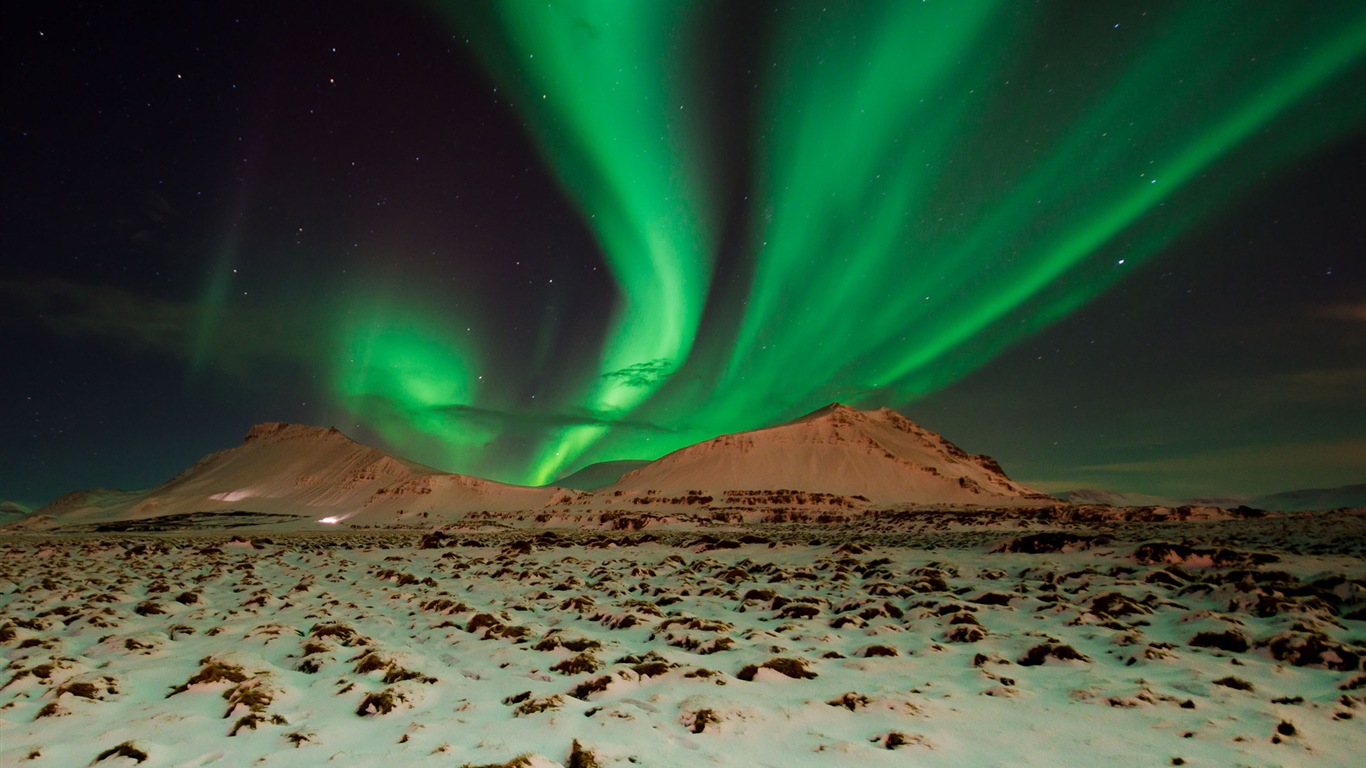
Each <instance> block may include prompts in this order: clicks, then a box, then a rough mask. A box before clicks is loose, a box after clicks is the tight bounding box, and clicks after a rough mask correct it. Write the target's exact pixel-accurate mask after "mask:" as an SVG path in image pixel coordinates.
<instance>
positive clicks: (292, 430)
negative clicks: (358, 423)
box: [243, 421, 350, 443]
mask: <svg viewBox="0 0 1366 768" xmlns="http://www.w3.org/2000/svg"><path fill="white" fill-rule="evenodd" d="M337 438H341V439H342V440H350V438H348V437H347V436H346V435H343V434H342V433H341V430H339V429H337V428H336V427H312V426H309V425H307V424H290V423H289V422H285V421H267V422H264V423H261V424H257V425H256V426H254V427H252V428H251V430H250V431H248V432H247V436H246V438H245V440H244V441H243V442H247V443H250V442H252V441H254V440H257V441H261V442H270V443H280V442H284V441H286V440H335V439H337Z"/></svg>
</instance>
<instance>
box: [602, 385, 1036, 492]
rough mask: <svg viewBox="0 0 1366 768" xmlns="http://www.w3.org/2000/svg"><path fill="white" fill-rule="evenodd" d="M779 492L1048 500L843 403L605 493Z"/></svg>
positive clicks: (642, 473)
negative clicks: (782, 490)
mask: <svg viewBox="0 0 1366 768" xmlns="http://www.w3.org/2000/svg"><path fill="white" fill-rule="evenodd" d="M780 489H784V490H793V491H802V492H806V493H821V494H835V495H839V496H848V497H855V498H857V497H862V498H864V499H866V500H867V501H868V502H870V503H871V504H873V505H878V506H887V505H895V504H908V503H909V504H983V505H999V504H1008V503H1014V502H1017V501H1020V500H1024V499H1030V500H1041V499H1044V500H1046V499H1047V498H1048V497H1046V496H1044V495H1043V494H1039V493H1037V492H1035V491H1032V490H1030V489H1029V488H1026V487H1024V486H1022V485H1020V484H1019V483H1016V482H1014V481H1013V480H1011V479H1010V478H1008V477H1006V474H1005V472H1004V471H1002V469H1001V467H1000V465H998V464H997V463H996V461H995V460H994V459H992V458H991V457H989V456H981V455H971V454H968V453H967V452H966V451H964V450H962V449H961V448H959V447H958V446H956V445H954V444H953V443H951V442H949V441H948V440H946V439H944V438H943V437H942V436H940V435H938V434H936V433H934V432H932V431H930V430H928V429H925V428H924V427H921V426H920V425H918V424H916V423H915V422H913V421H911V420H910V419H908V418H906V417H905V416H902V415H901V414H899V413H897V412H895V411H892V410H889V409H887V408H879V409H877V410H868V411H861V410H857V409H854V408H850V407H849V406H845V405H841V404H839V403H833V404H831V405H828V406H826V407H824V408H821V409H819V410H817V411H814V412H812V413H809V414H807V415H806V416H803V417H801V418H799V419H796V420H794V421H790V422H788V423H786V424H781V425H778V426H775V427H769V428H766V429H758V430H754V431H751V432H739V433H736V434H731V435H722V436H720V437H717V438H714V439H712V440H708V441H706V442H702V443H697V444H696V445H691V446H689V447H687V448H682V449H680V450H677V451H674V452H673V453H670V454H669V455H667V456H664V457H663V458H661V459H658V460H656V461H653V462H651V463H650V464H647V465H646V466H644V467H641V468H640V469H637V470H634V471H632V472H628V473H627V474H626V475H625V476H623V477H622V478H621V479H620V480H618V481H617V482H616V483H613V484H612V485H610V486H608V487H607V488H604V489H603V490H602V491H601V492H600V493H601V494H603V495H609V496H610V495H613V494H618V492H620V495H627V496H639V495H644V494H647V493H648V494H650V495H656V494H658V495H663V496H686V495H689V494H698V493H700V494H706V495H712V496H717V497H719V496H721V495H723V494H727V493H729V494H730V495H731V496H732V497H736V495H737V494H736V492H742V491H760V492H771V491H775V490H780Z"/></svg>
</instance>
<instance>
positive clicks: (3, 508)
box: [0, 501, 32, 525]
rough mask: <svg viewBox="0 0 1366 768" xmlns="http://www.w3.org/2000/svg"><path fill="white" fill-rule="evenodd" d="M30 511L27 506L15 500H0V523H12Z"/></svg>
mask: <svg viewBox="0 0 1366 768" xmlns="http://www.w3.org/2000/svg"><path fill="white" fill-rule="evenodd" d="M31 511H32V510H30V509H29V508H28V507H26V506H24V505H23V504H20V503H18V502H16V501H0V525H5V524H6V523H12V522H14V521H15V520H18V519H20V518H22V517H24V516H25V515H27V514H28V513H29V512H31Z"/></svg>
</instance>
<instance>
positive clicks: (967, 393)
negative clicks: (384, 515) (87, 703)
mask: <svg viewBox="0 0 1366 768" xmlns="http://www.w3.org/2000/svg"><path fill="white" fill-rule="evenodd" d="M226 5H227V6H228V7H223V6H220V5H219V4H208V3H183V4H167V5H166V6H165V7H163V8H161V9H160V10H156V8H155V6H154V5H149V4H144V3H115V2H110V3H57V2H54V3H27V4H22V5H14V6H13V7H7V8H6V11H5V14H4V20H3V23H0V60H2V61H3V86H2V87H3V90H2V91H0V98H2V99H3V101H2V102H0V119H3V129H4V132H3V138H2V139H0V142H2V144H0V163H2V166H0V190H3V201H0V221H2V222H3V224H0V334H2V335H0V339H3V342H0V343H2V344H3V358H0V359H2V360H3V374H2V375H0V395H3V400H0V402H3V407H0V438H3V439H2V440H0V500H14V501H18V502H22V503H26V504H30V505H35V504H40V503H43V502H46V501H49V500H51V499H52V498H54V497H56V496H58V495H60V494H61V493H64V492H66V491H70V490H74V489H77V488H87V487H95V486H107V487H122V488H138V487H147V486H151V485H154V484H156V483H158V482H161V481H163V480H165V479H167V478H168V477H170V476H171V475H173V474H175V473H176V472H178V471H180V470H181V469H183V468H184V467H186V466H188V465H189V464H190V463H191V462H193V461H194V460H195V459H197V458H198V457H200V456H201V455H203V454H205V453H208V452H210V451H213V450H218V449H222V448H226V447H230V446H232V445H235V444H237V443H238V442H239V441H240V440H241V437H242V435H243V434H245V432H246V430H247V429H248V428H249V427H250V426H251V425H252V424H253V423H257V422H261V421H296V422H303V423H310V424H319V425H335V426H337V427H339V428H341V429H342V430H343V431H345V432H347V433H348V434H350V435H351V436H353V437H355V438H357V439H359V440H362V441H364V442H369V443H372V444H375V445H377V446H380V447H383V448H385V449H386V450H389V451H390V452H392V453H395V454H397V455H400V456H404V457H406V458H411V459H414V460H417V461H421V462H424V463H427V464H430V465H433V466H436V467H439V468H441V469H446V470H451V471H457V472H464V473H469V474H476V475H481V476H484V477H491V478H494V479H498V480H504V481H508V482H518V483H526V484H539V483H545V482H549V481H551V480H553V479H555V478H556V477H559V476H562V475H564V474H567V473H568V472H570V471H573V470H575V469H578V468H579V467H582V466H584V465H585V464H588V463H591V462H594V461H603V460H611V459H623V458H647V459H648V458H655V457H657V456H659V455H662V454H663V453H665V452H668V451H670V450H673V449H676V448H679V447H682V446H683V445H686V444H689V443H692V442H696V441H698V440H702V439H706V438H710V437H713V436H715V435H717V434H719V433H723V432H733V431H738V430H743V429H751V428H755V427H760V426H767V425H770V424H774V423H777V422H780V421H784V420H787V419H790V418H793V417H795V416H798V415H800V414H802V413H805V412H807V411H810V410H813V409H815V408H817V407H820V406H821V405H824V404H826V403H828V402H831V401H834V400H839V401H842V402H847V403H851V404H854V405H858V406H860V407H877V406H882V405H886V406H889V407H892V408H894V409H897V410H900V411H902V412H903V413H906V414H907V415H908V416H910V417H911V418H912V419H915V420H916V421H918V422H920V423H922V424H924V425H925V426H927V427H929V428H931V429H934V430H936V431H939V432H941V433H943V434H944V435H945V436H947V437H948V438H949V439H951V440H953V441H955V442H957V443H959V444H960V445H962V446H963V447H964V448H966V449H968V450H970V451H974V452H986V453H990V454H992V455H994V456H996V457H997V458H998V459H1000V461H1001V463H1002V464H1003V465H1004V467H1005V468H1006V470H1007V471H1008V472H1009V473H1010V474H1011V475H1012V476H1013V477H1015V478H1016V479H1018V480H1020V481H1022V482H1024V483H1026V484H1031V485H1033V486H1034V487H1037V488H1039V489H1041V490H1045V491H1057V490H1062V489H1066V488H1075V487H1100V488H1111V489H1118V490H1124V491H1137V492H1146V493H1155V494H1169V495H1179V496H1236V495H1244V494H1258V493H1267V492H1274V491H1282V490H1290V489H1296V488H1308V487H1326V486H1335V485H1343V484H1348V483H1359V482H1366V396H1363V393H1366V4H1363V3H1361V2H1360V0H1342V1H1325V2H1314V3H1304V2H1289V1H1287V2H1258V3H1244V2H1197V3H1190V2H1171V3H1142V2H1122V3H1121V2H1114V3H1106V2H1091V1H1090V0H1088V1H1087V2H1044V3H1038V4H1031V3H1024V2H1014V1H1010V2H987V1H986V0H972V1H969V2H927V3H910V2H903V1H902V0H892V1H891V2H862V3H854V2H832V3H828V4H827V5H828V7H823V5H822V4H821V3H807V2H800V3H788V2H776V3H775V2H768V3H749V2H717V3H703V2H683V3H677V4H674V3H666V2H642V3H637V2H619V3H618V2H609V1H607V0H597V1H593V0H582V1H581V2H549V3H546V2H538V3H532V2H519V1H517V0H513V1H511V2H507V3H505V4H474V3H436V2H432V3H407V2H393V3H349V2H341V3H337V2H327V3H260V4H226Z"/></svg>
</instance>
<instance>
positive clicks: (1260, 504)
mask: <svg viewBox="0 0 1366 768" xmlns="http://www.w3.org/2000/svg"><path fill="white" fill-rule="evenodd" d="M1248 506H1250V507H1256V508H1257V509H1269V510H1274V511H1276V512H1304V511H1308V510H1316V509H1342V508H1345V507H1366V483H1362V484H1359V485H1343V486H1339V487H1337V488H1307V489H1304V490H1299V491H1285V492H1282V493H1272V494H1268V495H1266V496H1258V497H1257V498H1255V499H1252V500H1251V501H1249V502H1248Z"/></svg>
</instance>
